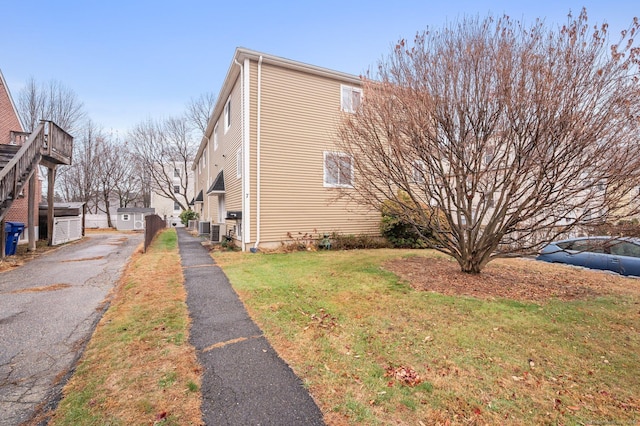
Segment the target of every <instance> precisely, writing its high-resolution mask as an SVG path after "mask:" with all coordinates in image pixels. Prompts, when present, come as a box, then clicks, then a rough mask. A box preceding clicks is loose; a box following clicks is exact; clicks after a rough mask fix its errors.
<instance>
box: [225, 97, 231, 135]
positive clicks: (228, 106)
mask: <svg viewBox="0 0 640 426" xmlns="http://www.w3.org/2000/svg"><path fill="white" fill-rule="evenodd" d="M229 127H231V98H229V99H227V103H226V104H225V105H224V132H225V133H227V130H229Z"/></svg>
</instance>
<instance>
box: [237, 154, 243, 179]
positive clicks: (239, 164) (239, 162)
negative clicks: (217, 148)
mask: <svg viewBox="0 0 640 426" xmlns="http://www.w3.org/2000/svg"><path fill="white" fill-rule="evenodd" d="M236 177H237V178H238V179H239V178H241V177H242V149H239V150H238V152H236Z"/></svg>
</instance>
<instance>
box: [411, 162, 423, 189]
mask: <svg viewBox="0 0 640 426" xmlns="http://www.w3.org/2000/svg"><path fill="white" fill-rule="evenodd" d="M424 171H425V168H424V161H422V160H416V161H414V162H413V176H412V177H413V181H414V182H415V183H420V184H422V183H424Z"/></svg>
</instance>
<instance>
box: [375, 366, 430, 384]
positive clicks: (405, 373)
mask: <svg viewBox="0 0 640 426" xmlns="http://www.w3.org/2000/svg"><path fill="white" fill-rule="evenodd" d="M384 376H385V377H390V378H393V379H395V380H396V381H398V382H400V383H401V384H403V385H406V386H410V387H414V386H417V385H419V384H420V383H422V378H421V377H420V375H418V373H417V372H416V371H415V370H414V369H413V368H411V367H407V366H400V367H392V366H388V367H387V368H385V373H384ZM389 384H390V386H393V382H389Z"/></svg>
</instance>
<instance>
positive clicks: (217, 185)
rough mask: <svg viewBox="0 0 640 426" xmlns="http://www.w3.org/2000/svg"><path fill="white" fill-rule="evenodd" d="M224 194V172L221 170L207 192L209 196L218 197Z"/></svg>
mask: <svg viewBox="0 0 640 426" xmlns="http://www.w3.org/2000/svg"><path fill="white" fill-rule="evenodd" d="M217 194H224V171H223V170H221V171H220V173H218V176H216V179H215V180H214V181H213V183H212V184H211V186H210V187H209V189H208V190H207V195H217Z"/></svg>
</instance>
